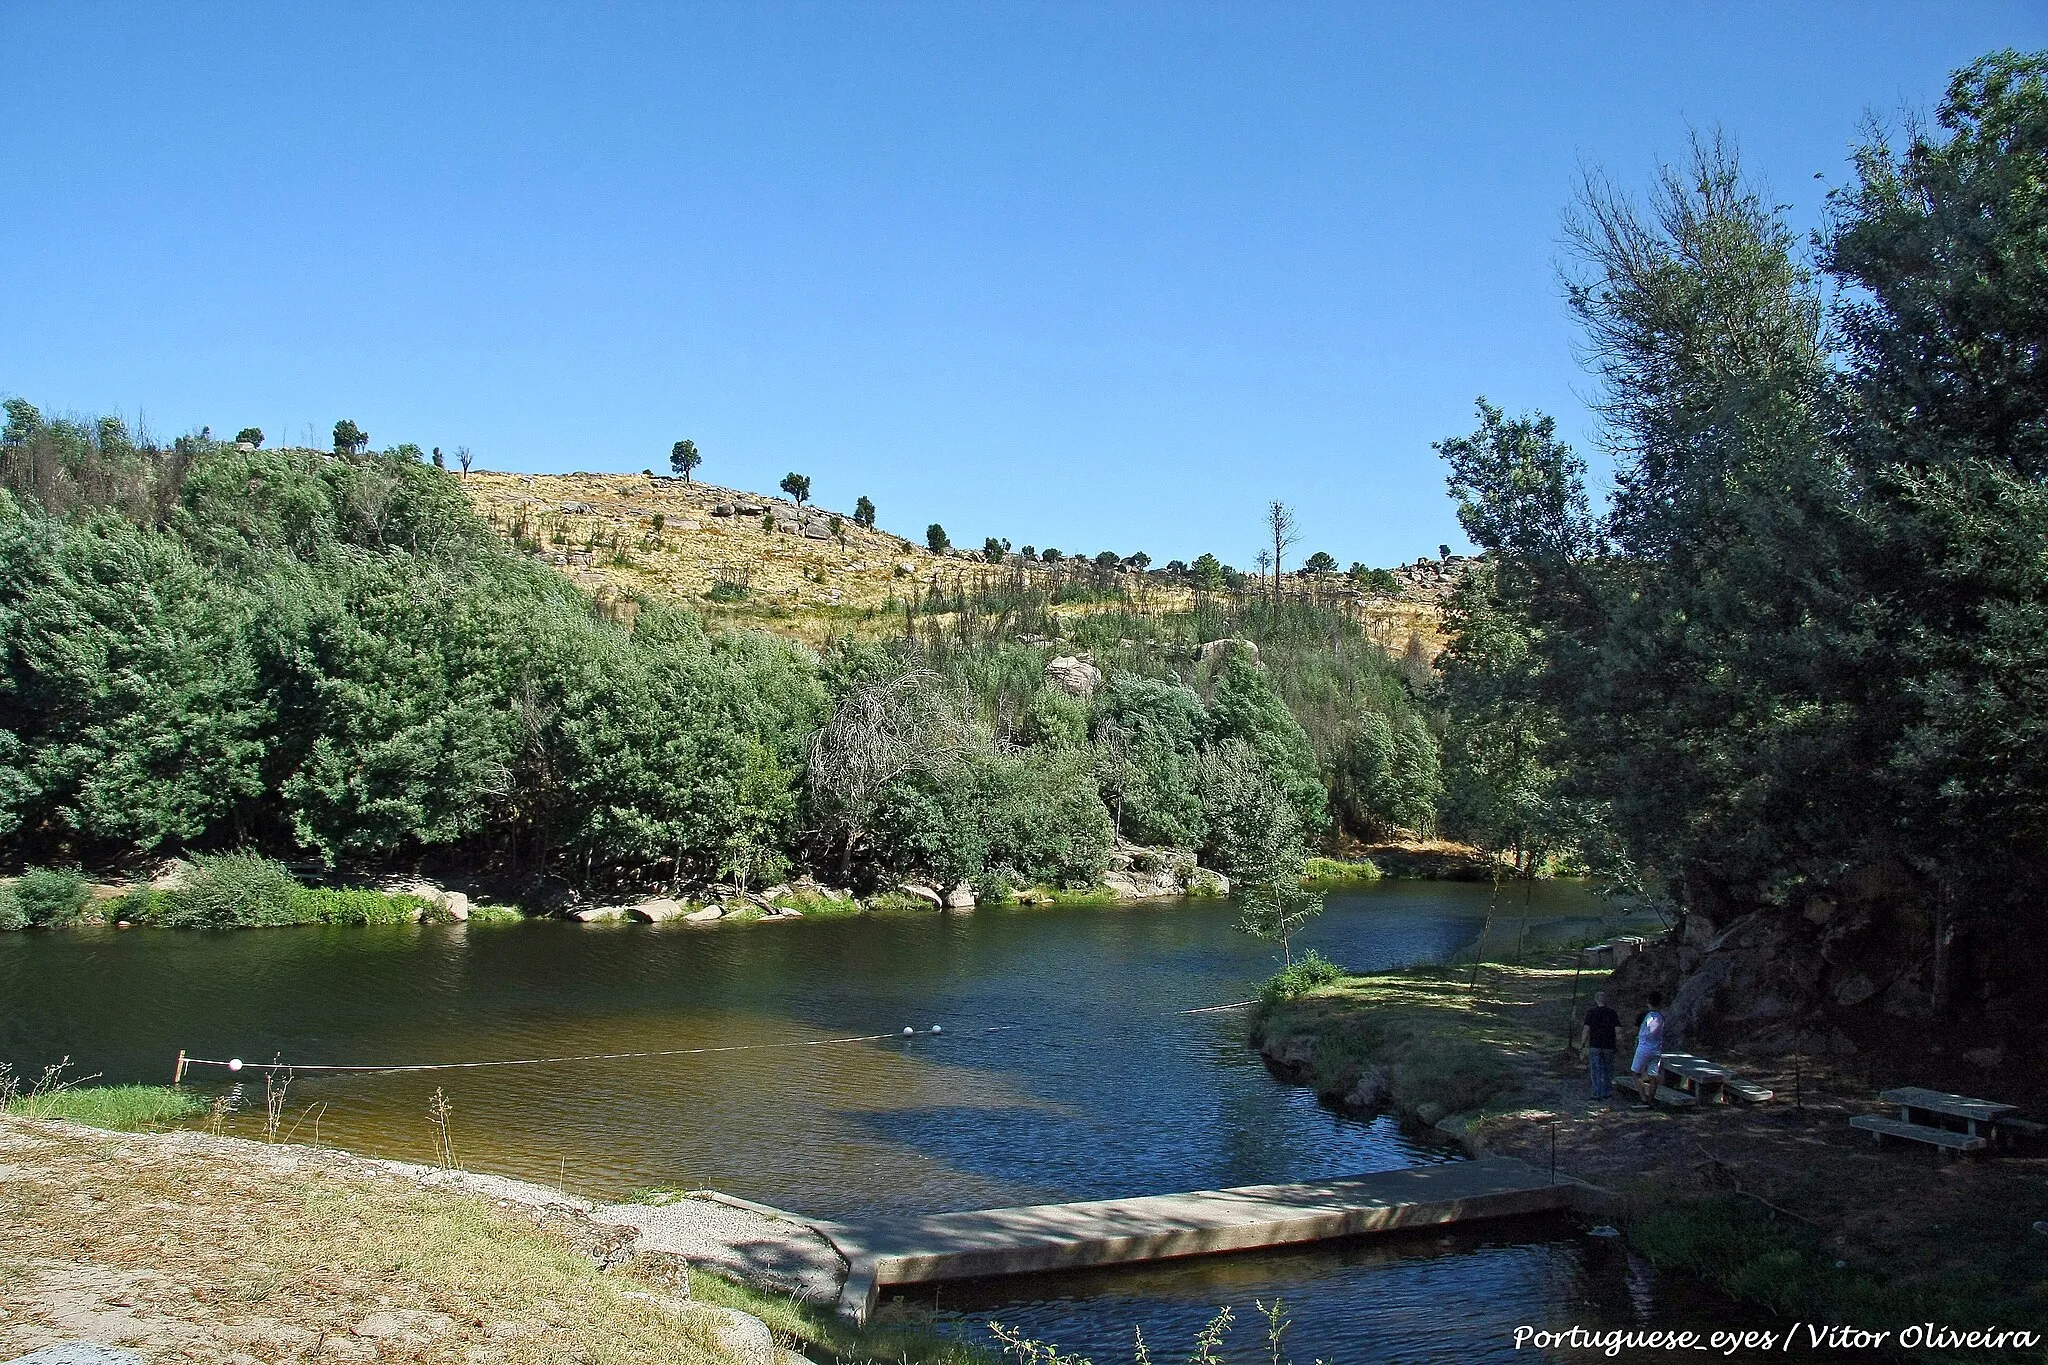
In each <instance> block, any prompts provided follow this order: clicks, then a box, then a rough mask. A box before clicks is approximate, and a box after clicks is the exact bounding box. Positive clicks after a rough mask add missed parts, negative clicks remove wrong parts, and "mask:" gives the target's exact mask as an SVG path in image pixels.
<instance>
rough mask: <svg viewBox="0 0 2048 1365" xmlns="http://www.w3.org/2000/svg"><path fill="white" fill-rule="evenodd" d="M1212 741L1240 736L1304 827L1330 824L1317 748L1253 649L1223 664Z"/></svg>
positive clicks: (1213, 704) (1212, 712) (1213, 699)
mask: <svg viewBox="0 0 2048 1365" xmlns="http://www.w3.org/2000/svg"><path fill="white" fill-rule="evenodd" d="M1208 727H1209V742H1210V743H1211V744H1212V745H1214V744H1220V743H1224V742H1227V741H1232V740H1234V741H1237V742H1240V743H1242V744H1244V745H1245V746H1246V747H1247V748H1249V749H1250V750H1251V752H1252V753H1254V754H1256V755H1257V756H1258V759H1259V761H1260V762H1261V763H1263V764H1264V765H1265V768H1266V771H1267V772H1268V773H1269V774H1270V775H1271V779H1272V781H1273V783H1274V784H1275V785H1276V787H1277V788H1278V789H1279V790H1280V791H1281V792H1282V793H1283V794H1284V795H1285V796H1286V798H1287V800H1288V802H1289V803H1290V804H1291V805H1292V806H1293V807H1294V811H1295V814H1296V816H1297V817H1298V819H1299V822H1300V826H1301V828H1302V829H1303V830H1305V831H1307V832H1308V833H1310V834H1316V833H1320V832H1321V831H1322V829H1323V826H1324V825H1325V824H1326V823H1328V818H1329V814H1328V796H1327V794H1326V792H1325V790H1324V788H1323V781H1322V773H1321V771H1320V769H1319V767H1318V765H1317V762H1316V754H1315V748H1314V746H1313V745H1312V744H1310V743H1309V738H1308V735H1307V733H1306V732H1305V731H1303V729H1302V728H1301V723H1300V722H1299V721H1297V720H1296V719H1295V718H1294V714H1293V713H1292V712H1291V711H1289V710H1288V707H1287V703H1286V702H1285V701H1283V700H1282V699H1281V697H1280V694H1279V693H1278V692H1276V691H1275V690H1274V689H1273V685H1272V682H1271V681H1270V680H1269V679H1268V677H1267V675H1266V672H1265V670H1263V669H1262V668H1260V666H1259V665H1258V664H1257V663H1256V662H1254V661H1253V659H1252V657H1251V655H1250V653H1249V652H1248V651H1246V650H1243V649H1234V650H1232V651H1230V653H1229V654H1228V656H1227V657H1226V658H1225V659H1224V660H1223V663H1222V665H1221V667H1220V668H1218V670H1217V672H1216V675H1215V679H1214V685H1213V688H1212V690H1211V692H1210V695H1209V708H1208Z"/></svg>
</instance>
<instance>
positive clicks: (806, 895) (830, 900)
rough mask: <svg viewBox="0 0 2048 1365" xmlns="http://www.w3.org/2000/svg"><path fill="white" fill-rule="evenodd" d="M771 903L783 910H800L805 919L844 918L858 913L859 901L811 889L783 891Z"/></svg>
mask: <svg viewBox="0 0 2048 1365" xmlns="http://www.w3.org/2000/svg"><path fill="white" fill-rule="evenodd" d="M771 904H774V905H778V906H780V907H782V908H783V909H784V910H801V911H802V912H803V913H804V916H805V918H807V919H834V918H839V919H844V918H847V917H848V916H852V915H858V914H859V913H860V902H858V901H856V900H854V899H852V898H851V897H848V898H847V899H846V900H839V899H837V898H835V897H832V896H824V895H819V894H818V893H816V892H813V891H785V892H784V893H783V894H781V895H780V896H777V897H775V898H774V899H773V901H772V902H771Z"/></svg>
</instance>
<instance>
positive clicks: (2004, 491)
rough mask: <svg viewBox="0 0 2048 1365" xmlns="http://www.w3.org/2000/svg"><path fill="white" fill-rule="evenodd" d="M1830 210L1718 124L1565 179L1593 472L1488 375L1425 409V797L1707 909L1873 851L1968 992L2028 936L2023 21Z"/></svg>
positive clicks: (2028, 316)
mask: <svg viewBox="0 0 2048 1365" xmlns="http://www.w3.org/2000/svg"><path fill="white" fill-rule="evenodd" d="M1831 208H1832V215H1833V216H1832V219H1831V222H1830V225H1829V227H1828V230H1827V231H1826V232H1825V233H1824V234H1822V235H1821V237H1820V238H1819V239H1818V240H1817V242H1816V249H1815V251H1814V252H1813V253H1812V254H1811V255H1810V256H1809V255H1808V254H1807V253H1805V252H1804V251H1802V250H1801V239H1800V237H1799V235H1798V234H1796V233H1795V232H1794V231H1793V230H1792V228H1791V227H1790V226H1789V225H1788V224H1787V222H1786V221H1785V218H1784V210H1783V209H1782V208H1781V207H1778V206H1776V205H1775V203H1774V201H1773V200H1772V199H1770V198H1768V197H1765V196H1764V194H1763V193H1762V192H1761V191H1760V190H1759V189H1757V188H1756V187H1754V186H1752V185H1751V184H1750V183H1749V182H1748V181H1747V180H1746V179H1745V178H1744V175H1743V173H1742V171H1741V168H1740V166H1739V164H1738V161H1737V158H1736V156H1735V154H1734V152H1733V150H1732V149H1731V148H1729V147H1727V146H1725V145H1723V144H1721V143H1719V142H1715V141H1710V142H1703V143H1702V144H1700V145H1699V146H1697V147H1696V148H1695V151H1694V156H1693V158H1692V161H1691V163H1690V164H1689V165H1686V166H1683V167H1677V168H1672V169H1670V170H1668V171H1666V172H1665V174H1664V175H1663V176H1662V177H1661V178H1660V179H1659V181H1658V183H1657V184H1656V185H1655V187H1654V188H1653V190H1652V192H1651V194H1650V195H1649V196H1648V198H1647V199H1646V200H1645V201H1642V202H1637V201H1633V200H1630V199H1628V198H1627V197H1625V196H1622V195H1620V194H1618V193H1616V192H1613V191H1611V190H1607V189H1604V188H1599V187H1595V188H1594V189H1592V190H1590V191H1589V192H1588V193H1587V194H1586V196H1585V197H1584V199H1583V202H1582V203H1581V204H1580V206H1579V209H1578V211H1577V213H1576V214H1575V216H1574V217H1573V219H1572V220H1571V222H1570V232H1569V236H1570V238H1571V240H1572V242H1573V244H1574V245H1575V247H1576V249H1577V259H1578V262H1579V265H1578V274H1577V277H1576V279H1575V281H1574V283H1573V285H1572V288H1571V291H1570V300H1571V303H1572V306H1573V308H1574V309H1575V311H1576V312H1577V314H1578V316H1579V319H1580V321H1581V324H1582V326H1583V328H1584V332H1585V338H1586V351H1587V353H1588V354H1589V356H1590V358H1591V360H1592V363H1593V365H1594V367H1595V369H1596V372H1597V373H1598V375H1599V377H1600V379H1601V382H1602V385H1603V393H1602V399H1601V409H1602V413H1603V417H1604V430H1603V432H1602V442H1603V444H1604V445H1605V446H1606V447H1608V448H1609V449H1610V450H1612V451H1613V452H1615V455H1616V457H1617V474H1616V486H1615V491H1614V495H1613V497H1612V499H1611V501H1610V502H1609V503H1608V504H1607V505H1606V506H1605V507H1604V508H1599V509H1596V508H1595V506H1594V504H1593V500H1592V498H1591V497H1590V496H1589V493H1588V489H1587V484H1586V478H1585V467H1584V463H1583V461H1581V460H1580V458H1579V457H1578V456H1577V455H1576V454H1575V453H1574V452H1573V451H1571V450H1570V449H1569V448H1568V447H1566V446H1564V445H1563V444H1561V443H1560V442H1559V441H1558V440H1557V438H1556V434H1555V430H1554V427H1553V424H1552V423H1551V421H1550V420H1549V419H1548V418H1546V417H1542V416H1540V415H1536V416H1530V417H1524V418H1512V417H1509V416H1508V415H1507V414H1506V413H1504V412H1503V411H1502V410H1500V409H1498V408H1496V407H1493V406H1491V405H1488V404H1485V403H1483V402H1482V403H1481V405H1480V423H1479V427H1478V429H1477V430H1475V431H1474V432H1472V433H1471V434H1470V435H1467V436H1461V437H1458V438H1456V439H1453V440H1449V441H1445V442H1443V443H1442V444H1441V445H1440V447H1439V449H1440V450H1441V451H1442V453H1443V455H1444V457H1445V459H1446V461H1447V463H1448V465H1449V468H1450V486H1451V491H1452V493H1453V495H1454V496H1455V497H1456V498H1457V499H1458V500H1459V504H1460V508H1459V516H1460V519H1461V521H1462V522H1463V524H1464V526H1465V529H1466V532H1467V534H1468V535H1470V536H1471V538H1472V539H1473V540H1474V542H1475V543H1477V544H1478V545H1480V546H1482V547H1483V548H1484V549H1485V551H1486V554H1487V558H1488V566H1487V569H1486V571H1485V572H1484V573H1482V574H1476V575H1473V576H1471V577H1470V578H1468V579H1467V580H1466V582H1465V585H1464V587H1463V588H1462V589H1461V591H1460V597H1459V600H1458V601H1457V602H1456V604H1455V607H1454V611H1453V618H1454V620H1453V624H1454V625H1455V626H1456V627H1457V628H1458V630H1459V633H1460V638H1459V641H1458V644H1457V645H1456V646H1455V647H1454V648H1453V650H1452V651H1451V652H1450V653H1449V654H1448V655H1447V656H1446V658H1445V660H1444V671H1445V682H1446V688H1445V695H1446V701H1447V703H1448V706H1449V710H1450V729H1449V734H1450V745H1449V749H1450V753H1451V755H1452V759H1453V763H1452V779H1451V783H1450V786H1451V792H1452V801H1451V808H1452V814H1453V818H1454V821H1455V823H1456V824H1457V826H1458V827H1460V828H1462V829H1465V830H1467V831H1468V832H1471V833H1473V834H1475V835H1477V836H1478V837H1480V838H1482V839H1484V840H1485V841H1486V842H1488V843H1489V844H1491V845H1492V846H1494V847H1511V848H1513V849H1514V850H1515V851H1516V854H1517V856H1518V858H1519V859H1521V860H1522V861H1524V862H1525V863H1527V862H1529V861H1533V860H1536V859H1538V858H1540V856H1541V854H1542V852H1543V850H1544V849H1545V848H1546V847H1556V846H1558V845H1561V844H1575V845H1577V846H1579V847H1581V848H1582V849H1585V850H1587V851H1588V853H1589V855H1597V856H1596V857H1595V860H1596V861H1604V862H1605V865H1606V866H1608V867H1610V868H1612V869H1614V870H1617V871H1619V872H1621V873H1623V874H1625V875H1640V876H1641V877H1643V878H1644V880H1645V881H1646V882H1650V883H1653V884H1655V885H1656V886H1658V887H1660V888H1662V889H1664V890H1666V891H1668V892H1669V893H1670V894H1672V895H1673V896H1675V897H1677V898H1679V899H1680V900H1682V901H1683V902H1684V903H1685V904H1686V906H1687V907H1688V908H1694V909H1699V910H1702V911H1703V912H1705V913H1707V914H1708V915H1709V916H1710V917H1712V918H1716V919H1723V918H1725V917H1727V916H1728V915H1729V914H1731V913H1739V912H1740V911H1743V910H1747V909H1754V908H1764V907H1771V908H1787V909H1796V908H1799V907H1802V906H1804V905H1805V904H1807V903H1808V902H1809V901H1811V900H1814V899H1826V898H1829V897H1833V896H1836V895H1839V894H1841V892H1842V890H1843V888H1844V887H1846V886H1852V885H1856V884H1859V882H1868V881H1869V879H1870V878H1872V877H1876V878H1878V879H1879V880H1880V881H1882V882H1884V883H1885V884H1889V885H1892V886H1895V887H1899V888H1901V889H1900V890H1899V891H1898V892H1897V893H1896V894H1895V899H1897V900H1898V901H1899V902H1900V909H1901V914H1902V915H1903V916H1904V920H1902V922H1910V921H1915V920H1917V921H1919V922H1920V923H1922V924H1924V925H1926V926H1927V929H1926V931H1925V932H1924V934H1923V935H1922V936H1921V942H1922V943H1923V945H1924V948H1923V950H1922V951H1921V953H1920V954H1918V956H1919V957H1920V969H1921V970H1920V979H1921V982H1922V984H1923V986H1924V988H1925V996H1924V998H1925V999H1926V1000H1928V1001H1929V1002H1930V1003H1931V1004H1932V1005H1933V1006H1934V1007H1935V1008H1937V1009H1942V1008H1945V1007H1946V1005H1947V1003H1948V1002H1949V1001H1951V1000H1954V999H1957V998H1959V994H1960V992H1959V988H1958V974H1959V973H1960V972H1962V971H1963V970H1964V969H1965V965H1966V964H1973V965H1970V967H1969V970H1970V971H1971V972H1972V974H1973V975H1974V976H1975V978H1976V979H1975V980H1973V981H1971V982H1970V983H1969V984H1970V986H1971V988H1972V989H1973V991H1975V992H1976V993H1977V995H1978V997H1979V998H1989V997H1990V996H1992V995H1996V994H2000V993H2007V992H2013V991H2017V990H2019V989H2021V983H2023V982H2024V981H2026V980H2029V979H2030V978H2031V976H2032V975H2034V974H2035V973H2033V971H2032V966H2031V965H2030V964H2038V962H2039V960H2040V941H2041V939H2040V935H2041V933H2042V932H2043V931H2042V923H2043V921H2042V918H2041V916H2040V912H2039V907H2040V904H2041V900H2040V884H2041V878H2042V865H2041V859H2040V857H2039V850H2040V848H2041V845H2042V840H2043V838H2044V834H2048V742H2044V741H2048V686H2044V680H2048V632H2044V631H2043V630H2042V629H2041V622H2042V621H2043V619H2044V617H2048V560H2044V559H2043V557H2042V556H2041V554H2040V553H2039V547H2040V546H2041V544H2042V543H2043V540H2044V538H2048V424H2044V423H2043V421H2042V419H2041V413H2042V410H2043V409H2042V405H2041V403H2040V396H2041V394H2042V393H2043V392H2044V389H2048V335H2044V328H2048V324H2044V318H2048V309H2044V308H2043V307H2042V302H2043V297H2044V294H2043V285H2042V282H2043V281H2044V280H2048V54H2032V55H2023V54H2019V53H2014V52H2003V53H1997V54H1994V55H1992V56H1989V57H1986V58H1985V59H1983V60H1982V61H1980V62H1978V63H1976V64H1975V65H1973V66H1971V67H1970V68H1968V69H1966V70H1964V71H1961V72H1959V73H1957V74H1956V76H1955V77H1954V79H1953V81H1952V83H1951V86H1950V89H1949V92H1948V95H1947V98H1946V99H1945V100H1944V101H1943V103H1942V105H1941V107H1940V109H1939V111H1938V113H1937V116H1936V118H1935V120H1934V122H1933V123H1932V124H1930V125H1928V126H1926V127H1916V128H1913V129H1910V130H1909V131H1908V134H1907V138H1906V142H1905V145H1903V146H1894V145H1892V144H1891V143H1889V142H1887V141H1886V140H1884V139H1883V138H1881V137H1878V138H1874V139H1873V140H1872V141H1870V142H1869V143H1868V144H1867V145H1865V146H1864V147H1863V148H1862V149H1861V150H1860V151H1859V152H1858V154H1857V157H1856V173H1855V176H1854V179H1853V180H1852V181H1851V182H1850V183H1849V184H1847V185H1845V186H1843V187H1842V188H1840V189H1838V190H1836V191H1834V192H1833V194H1832V196H1831ZM2015 934H2018V935H2021V936H2022V937H2020V938H2017V939H2015V938H2011V937H2010V936H2011V935H2015ZM1986 936H1988V937H1986ZM2028 936H2031V937H2028ZM2001 939H2004V940H2006V941H2005V942H2004V943H2003V946H1998V941H1999V940H2001ZM1965 945H1971V946H1970V948H1969V950H1968V951H1966V950H1965Z"/></svg>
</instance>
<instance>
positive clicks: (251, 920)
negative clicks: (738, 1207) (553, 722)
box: [0, 842, 1383, 930]
mask: <svg viewBox="0 0 2048 1365" xmlns="http://www.w3.org/2000/svg"><path fill="white" fill-rule="evenodd" d="M1382 876H1383V873H1382V872H1381V870H1380V868H1379V867H1378V866H1377V865H1376V864H1375V863H1373V862H1372V861H1371V860H1369V859H1357V860H1351V861H1346V860H1343V859H1337V858H1322V857H1318V858H1312V859H1310V860H1309V864H1308V874H1307V876H1306V877H1305V878H1304V879H1303V885H1304V886H1306V887H1308V888H1310V889H1313V890H1322V891H1332V890H1343V889H1346V888H1349V887H1356V886H1362V885H1366V884H1369V883H1371V882H1375V881H1378V880H1380V879H1381V877H1382ZM327 883H328V884H311V885H309V884H306V883H305V882H303V881H302V880H301V879H300V877H299V876H298V874H296V873H294V872H293V871H292V870H291V869H289V868H287V867H286V866H285V865H284V864H282V863H278V862H275V861H274V860H270V859H266V858H262V857H258V856H256V855H253V854H239V853H237V854H225V855H219V856H204V855H202V856H201V857H200V858H199V859H198V861H197V863H196V864H195V863H188V862H184V861H181V860H176V859H173V860H171V861H168V862H166V863H164V864H162V865H161V866H159V867H158V868H157V869H156V870H155V871H154V873H153V874H152V875H151V876H150V877H149V878H147V879H132V878H131V879H125V880H124V879H119V878H114V879H110V880H98V881H96V880H93V879H91V878H88V877H87V876H85V875H84V874H83V873H80V872H77V871H75V870H58V869H47V868H34V869H30V870H29V871H28V872H27V873H25V874H23V875H22V876H18V877H0V930H8V929H14V930H19V929H29V928H39V929H63V928H69V927H73V926H77V925H111V926H113V927H116V928H122V929H132V928H175V929H190V928H238V929H248V928H275V927H282V926H291V925H308V924H347V925H368V924H398V923H422V924H425V923H463V922H468V923H477V924H496V923H512V922H516V921H518V920H521V919H525V918H530V917H535V916H539V917H548V918H562V919H571V920H576V921H578V922H580V923H585V924H607V923H610V924H622V923H628V922H634V923H641V924H668V923H671V922H674V923H679V924H688V925H697V926H703V925H730V924H755V923H760V922H762V921H778V920H798V919H805V918H840V917H850V916H856V915H862V914H871V913H873V914H891V913H918V912H923V911H969V910H975V909H978V908H983V907H988V906H998V905H1010V906H1063V907H1074V906H1107V905H1119V904H1128V903H1134V902H1146V901H1170V900H1188V901H1192V900H1208V899H1216V898H1219V897H1224V896H1227V895H1229V894H1230V881H1229V879H1228V878H1227V877H1225V876H1223V875H1222V874H1221V873H1218V872H1215V871H1213V870H1212V869H1209V868H1205V867H1199V866H1197V865H1196V863H1195V858H1194V854H1193V853H1192V852H1189V851H1187V850H1185V849H1173V848H1149V847H1145V846H1142V845H1137V844H1128V843H1121V842H1120V843H1118V844H1117V845H1116V846H1115V847H1114V848H1113V849H1112V850H1111V854H1110V861H1109V867H1108V869H1107V870H1106V871H1105V872H1104V873H1103V876H1102V878H1101V880H1100V881H1099V882H1097V883H1096V884H1095V885H1092V886H1085V887H1054V886H1033V887H1025V888H1022V889H1013V890H1007V891H1004V892H1003V893H1002V894H1000V895H993V896H991V895H982V894H978V893H977V891H976V889H975V888H974V887H972V886H970V885H968V884H966V883H964V882H963V883H961V884H959V885H957V886H953V887H951V888H945V887H938V886H931V885H927V884H924V883H919V882H899V883H896V884H894V885H891V886H886V887H883V888H881V889H879V890H877V891H875V892H874V893H872V894H870V895H868V896H867V897H866V898H865V899H862V898H860V897H857V896H856V895H855V894H854V893H853V892H852V891H850V890H846V889H842V888H837V887H833V886H830V885H828V884H826V883H822V882H819V881H817V880H816V879H814V878H812V877H809V876H801V877H795V878H792V879H791V880H789V881H786V882H781V883H777V884H775V885H772V886H767V887H763V888H760V889H758V890H750V889H748V888H745V887H739V886H731V885H718V884H712V885H705V886H696V887H692V888H690V889H688V890H685V891H678V892H676V893H674V894H668V893H666V892H661V893H650V894H644V895H638V896H631V897H622V898H615V899H598V900H584V899H581V898H571V899H566V900H562V901H559V902H557V903H553V904H550V905H548V906H546V907H545V908H542V907H534V908H533V909H532V910H531V912H529V911H528V910H526V909H521V908H519V907H518V906H517V905H516V904H510V903H506V902H503V901H492V900H490V899H487V898H486V890H485V888H484V887H483V886H481V885H479V884H476V883H467V884H463V885H459V886H445V885H442V884H441V883H439V882H435V881H432V880H429V879H427V878H425V877H421V876H418V875H411V874H407V875H396V874H393V875H383V876H373V875H369V874H359V875H355V876H349V875H346V874H329V876H328V878H327Z"/></svg>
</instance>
